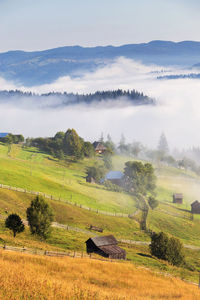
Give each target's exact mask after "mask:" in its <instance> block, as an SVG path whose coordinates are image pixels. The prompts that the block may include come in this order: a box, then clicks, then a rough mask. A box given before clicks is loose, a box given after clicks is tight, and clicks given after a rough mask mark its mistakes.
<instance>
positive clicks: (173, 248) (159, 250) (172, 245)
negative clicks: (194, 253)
mask: <svg viewBox="0 0 200 300" xmlns="http://www.w3.org/2000/svg"><path fill="white" fill-rule="evenodd" d="M150 250H151V254H152V255H154V256H156V257H157V258H159V259H163V260H167V261H168V262H169V263H171V264H172V265H175V266H180V265H181V264H183V263H184V254H183V245H182V243H181V242H180V241H179V240H178V239H176V238H174V237H171V238H169V237H168V236H167V235H166V234H165V233H163V232H160V233H153V234H152V236H151V244H150Z"/></svg>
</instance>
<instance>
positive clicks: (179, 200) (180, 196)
mask: <svg viewBox="0 0 200 300" xmlns="http://www.w3.org/2000/svg"><path fill="white" fill-rule="evenodd" d="M173 203H179V204H182V203H183V194H173Z"/></svg>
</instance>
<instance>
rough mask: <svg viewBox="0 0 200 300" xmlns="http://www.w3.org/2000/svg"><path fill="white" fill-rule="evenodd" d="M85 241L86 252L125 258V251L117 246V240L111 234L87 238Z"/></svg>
mask: <svg viewBox="0 0 200 300" xmlns="http://www.w3.org/2000/svg"><path fill="white" fill-rule="evenodd" d="M85 243H86V247H87V253H97V254H99V255H101V256H103V257H108V258H113V259H126V251H125V250H124V249H122V248H120V247H119V246H117V240H116V239H115V237H114V236H113V235H107V236H97V237H93V238H89V239H88V240H87V241H86V242H85Z"/></svg>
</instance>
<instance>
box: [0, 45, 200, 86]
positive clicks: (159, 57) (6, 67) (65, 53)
mask: <svg viewBox="0 0 200 300" xmlns="http://www.w3.org/2000/svg"><path fill="white" fill-rule="evenodd" d="M120 56H123V57H126V58H131V59H135V60H139V61H141V62H143V63H153V64H158V65H165V66H166V65H181V66H191V65H194V64H196V63H197V62H199V61H200V42H193V41H184V42H179V43H175V42H170V41H152V42H149V43H142V44H130V45H123V46H119V47H114V46H105V47H100V46H99V47H80V46H66V47H60V48H55V49H50V50H45V51H35V52H24V51H9V52H6V53H0V76H2V77H3V78H5V79H7V80H14V81H15V82H18V83H21V84H24V85H25V86H32V85H41V84H45V83H50V82H52V81H54V80H56V79H57V78H59V77H61V76H65V75H70V76H80V74H81V73H83V72H86V71H94V70H96V69H97V68H99V67H102V66H104V65H106V64H107V63H108V62H112V61H113V60H114V59H116V58H118V57H120Z"/></svg>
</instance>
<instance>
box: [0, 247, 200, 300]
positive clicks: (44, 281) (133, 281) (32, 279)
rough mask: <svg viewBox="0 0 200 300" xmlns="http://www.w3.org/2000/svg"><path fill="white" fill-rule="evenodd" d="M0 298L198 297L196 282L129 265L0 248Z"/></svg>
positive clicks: (108, 299) (133, 299)
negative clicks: (47, 255) (31, 253)
mask: <svg viewBox="0 0 200 300" xmlns="http://www.w3.org/2000/svg"><path fill="white" fill-rule="evenodd" d="M0 270H1V272H0V299H6V300H22V299H24V300H25V299H26V300H27V299H31V300H34V299H37V300H43V299H45V300H47V299H48V300H49V299H50V300H65V299H66V300H81V299H82V300H86V299H87V300H88V299H91V300H117V299H118V300H119V299H120V300H121V299H124V300H130V299H131V300H137V299H138V300H141V299H169V300H171V299H181V300H182V299H185V300H186V299H187V300H190V299H194V300H195V299H200V291H199V290H198V288H197V286H194V285H192V284H189V283H185V282H183V281H181V280H179V279H176V278H171V277H164V276H162V275H158V274H155V273H152V272H151V271H149V270H144V269H142V268H136V267H135V266H133V265H132V264H130V263H121V262H112V263H111V262H103V261H96V260H90V259H83V258H82V259H81V258H80V259H73V258H68V257H66V258H52V257H42V256H33V255H26V254H20V253H11V252H6V251H3V250H2V251H0Z"/></svg>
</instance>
